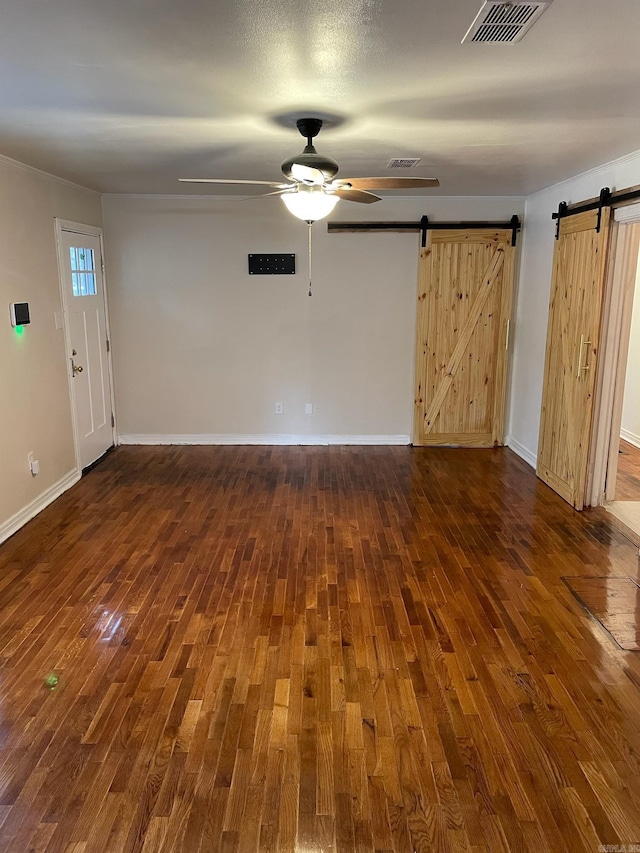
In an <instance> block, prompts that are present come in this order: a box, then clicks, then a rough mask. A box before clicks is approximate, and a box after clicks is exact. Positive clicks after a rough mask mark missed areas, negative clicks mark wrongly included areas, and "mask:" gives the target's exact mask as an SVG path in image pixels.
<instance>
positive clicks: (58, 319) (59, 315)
mask: <svg viewBox="0 0 640 853" xmlns="http://www.w3.org/2000/svg"><path fill="white" fill-rule="evenodd" d="M53 319H54V320H55V323H56V329H62V327H63V323H62V311H54V312H53Z"/></svg>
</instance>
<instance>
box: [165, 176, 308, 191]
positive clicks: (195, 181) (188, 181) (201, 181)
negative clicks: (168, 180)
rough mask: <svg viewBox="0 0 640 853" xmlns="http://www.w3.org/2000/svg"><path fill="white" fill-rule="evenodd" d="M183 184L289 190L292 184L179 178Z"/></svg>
mask: <svg viewBox="0 0 640 853" xmlns="http://www.w3.org/2000/svg"><path fill="white" fill-rule="evenodd" d="M178 180H179V181H181V182H182V183H183V184H250V185H252V186H256V187H278V188H279V189H285V188H286V189H288V188H289V187H290V186H292V184H283V183H282V181H242V180H234V179H233V178H232V179H231V180H228V179H227V178H178Z"/></svg>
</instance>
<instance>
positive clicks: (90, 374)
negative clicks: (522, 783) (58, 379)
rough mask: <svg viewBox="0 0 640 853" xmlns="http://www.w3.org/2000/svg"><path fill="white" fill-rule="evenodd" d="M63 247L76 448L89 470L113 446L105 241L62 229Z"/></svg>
mask: <svg viewBox="0 0 640 853" xmlns="http://www.w3.org/2000/svg"><path fill="white" fill-rule="evenodd" d="M58 245H59V252H60V271H61V276H62V287H63V307H64V314H65V327H66V334H67V347H68V353H67V355H68V359H69V361H68V366H69V376H70V383H71V401H72V407H73V416H74V421H75V434H76V448H77V455H78V462H79V466H80V468H86V467H87V466H88V465H91V464H92V463H93V462H95V461H96V459H98V458H99V457H100V456H102V455H103V454H104V453H105V452H106V451H107V450H108V449H109V448H110V447H111V446H112V445H113V443H114V441H113V417H112V408H111V379H110V370H109V342H108V336H107V319H106V304H105V292H104V280H103V269H102V249H101V240H100V237H99V235H97V234H89V233H87V234H85V233H80V232H77V231H71V230H66V229H65V228H64V227H62V228H60V229H59V232H58Z"/></svg>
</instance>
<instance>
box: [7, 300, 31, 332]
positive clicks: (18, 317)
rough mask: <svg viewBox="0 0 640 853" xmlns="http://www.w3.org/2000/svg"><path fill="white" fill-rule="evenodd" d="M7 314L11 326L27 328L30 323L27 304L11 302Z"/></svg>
mask: <svg viewBox="0 0 640 853" xmlns="http://www.w3.org/2000/svg"><path fill="white" fill-rule="evenodd" d="M9 312H10V314H11V325H12V326H27V325H28V324H29V323H30V322H31V320H30V319H29V303H28V302H12V303H11V305H9Z"/></svg>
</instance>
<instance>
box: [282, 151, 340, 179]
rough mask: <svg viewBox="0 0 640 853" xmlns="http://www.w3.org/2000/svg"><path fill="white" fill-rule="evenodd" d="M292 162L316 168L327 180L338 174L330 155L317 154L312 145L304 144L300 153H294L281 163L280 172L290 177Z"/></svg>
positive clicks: (335, 164) (336, 165) (336, 166)
mask: <svg viewBox="0 0 640 853" xmlns="http://www.w3.org/2000/svg"><path fill="white" fill-rule="evenodd" d="M294 163H298V164H299V165H300V166H309V168H311V169H318V170H319V171H320V172H322V174H323V175H324V176H325V178H326V179H327V180H328V181H331V180H333V178H334V177H335V176H336V175H337V174H338V164H337V163H336V161H335V160H332V159H331V157H326V156H325V155H324V154H318V152H317V151H316V149H315V148H314V147H313V145H307V146H305V149H304V151H303V152H302V153H301V154H296V155H295V156H294V157H289V158H288V159H287V160H285V161H284V163H283V164H282V173H283V174H284V175H285V176H286V177H287V178H291V177H292V175H291V167H292V166H293V164H294Z"/></svg>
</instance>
